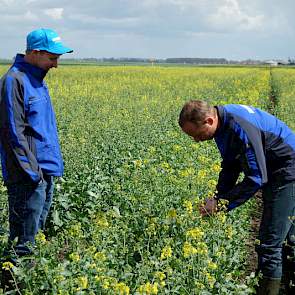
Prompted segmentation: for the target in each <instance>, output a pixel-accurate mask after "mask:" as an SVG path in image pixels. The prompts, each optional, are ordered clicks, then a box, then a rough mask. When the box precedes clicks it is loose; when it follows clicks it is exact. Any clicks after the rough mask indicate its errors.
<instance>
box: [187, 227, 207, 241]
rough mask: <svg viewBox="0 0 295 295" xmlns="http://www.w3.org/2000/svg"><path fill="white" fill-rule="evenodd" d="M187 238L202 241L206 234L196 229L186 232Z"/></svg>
mask: <svg viewBox="0 0 295 295" xmlns="http://www.w3.org/2000/svg"><path fill="white" fill-rule="evenodd" d="M186 236H187V237H191V238H193V239H196V240H200V239H201V238H202V237H203V236H204V232H203V231H202V230H201V229H200V228H199V227H195V228H193V229H190V230H188V231H187V232H186Z"/></svg>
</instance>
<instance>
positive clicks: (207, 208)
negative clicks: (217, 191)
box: [199, 198, 217, 216]
mask: <svg viewBox="0 0 295 295" xmlns="http://www.w3.org/2000/svg"><path fill="white" fill-rule="evenodd" d="M199 212H200V214H201V215H202V216H208V215H212V214H214V213H215V212H217V200H216V199H215V198H208V199H206V200H205V204H204V205H202V206H200V208H199Z"/></svg>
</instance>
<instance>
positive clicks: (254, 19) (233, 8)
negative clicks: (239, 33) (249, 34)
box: [208, 0, 265, 31]
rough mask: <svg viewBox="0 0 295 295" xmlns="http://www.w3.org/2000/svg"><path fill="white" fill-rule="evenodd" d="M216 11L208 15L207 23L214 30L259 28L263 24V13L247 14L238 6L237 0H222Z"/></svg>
mask: <svg viewBox="0 0 295 295" xmlns="http://www.w3.org/2000/svg"><path fill="white" fill-rule="evenodd" d="M223 2H224V3H222V4H221V5H220V6H219V7H218V9H217V11H216V13H213V14H211V15H209V16H208V23H209V24H210V25H212V27H213V28H215V29H216V30H231V31H234V30H244V31H251V30H261V29H263V26H264V21H265V16H264V15H263V14H257V15H249V14H247V13H246V12H245V11H243V10H242V9H241V8H240V5H239V2H238V0H224V1H223Z"/></svg>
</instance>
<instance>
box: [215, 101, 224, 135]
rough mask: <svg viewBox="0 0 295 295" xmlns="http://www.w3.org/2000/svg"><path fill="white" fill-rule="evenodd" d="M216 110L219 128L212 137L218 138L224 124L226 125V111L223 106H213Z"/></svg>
mask: <svg viewBox="0 0 295 295" xmlns="http://www.w3.org/2000/svg"><path fill="white" fill-rule="evenodd" d="M215 108H216V110H217V115H218V120H219V127H218V129H217V130H216V132H215V134H214V137H218V136H219V135H220V134H222V133H223V131H224V128H225V124H226V111H225V109H224V107H223V106H215Z"/></svg>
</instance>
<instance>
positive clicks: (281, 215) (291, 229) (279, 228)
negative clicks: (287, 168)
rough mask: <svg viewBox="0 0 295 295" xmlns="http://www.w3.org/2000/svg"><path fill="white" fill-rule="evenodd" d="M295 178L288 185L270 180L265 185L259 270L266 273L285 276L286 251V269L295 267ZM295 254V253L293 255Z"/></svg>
mask: <svg viewBox="0 0 295 295" xmlns="http://www.w3.org/2000/svg"><path fill="white" fill-rule="evenodd" d="M294 216H295V182H291V183H287V184H284V185H281V186H280V185H274V184H268V185H266V186H265V187H264V189H263V214H262V219H261V224H260V229H259V240H260V245H258V246H257V247H256V251H257V254H258V270H260V271H261V272H262V274H263V276H264V277H267V278H281V277H282V272H283V252H284V251H285V249H286V251H287V252H288V253H289V255H286V257H288V259H289V262H288V263H287V264H285V262H284V267H285V265H286V267H288V269H284V271H291V272H294V271H295V263H294V262H293V261H294V258H295V256H294V254H292V253H295V226H294V222H295V219H294V221H292V217H294ZM292 255H293V257H291V256H292Z"/></svg>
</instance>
